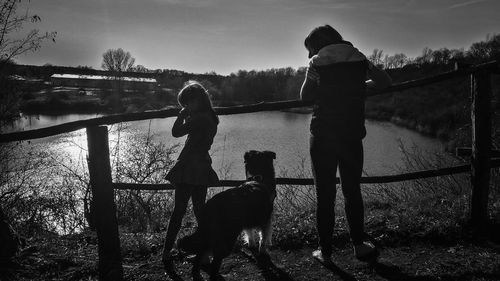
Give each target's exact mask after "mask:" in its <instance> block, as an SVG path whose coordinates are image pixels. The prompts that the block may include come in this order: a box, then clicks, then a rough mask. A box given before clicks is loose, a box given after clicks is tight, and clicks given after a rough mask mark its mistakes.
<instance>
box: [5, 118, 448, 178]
mask: <svg viewBox="0 0 500 281" xmlns="http://www.w3.org/2000/svg"><path fill="white" fill-rule="evenodd" d="M94 117H97V115H95V114H68V115H61V116H49V115H29V116H23V118H21V119H19V120H17V121H16V122H15V123H13V124H10V125H8V126H4V127H3V132H9V131H17V130H30V129H36V128H41V127H46V126H52V125H57V124H61V123H65V122H70V121H75V120H81V119H88V118H94ZM310 119H311V115H310V114H299V113H290V112H275V111H273V112H258V113H248V114H236V115H229V116H227V115H226V116H220V124H219V127H218V133H217V135H216V138H215V140H214V144H213V146H212V149H211V154H212V158H213V167H214V169H215V170H216V171H217V173H218V174H219V176H220V178H221V179H224V178H225V179H243V178H244V175H245V174H244V165H243V154H244V153H245V151H248V150H252V149H253V150H271V151H274V152H276V154H277V157H276V162H275V167H276V171H277V175H278V176H285V175H288V176H289V177H296V176H297V175H300V174H302V175H304V174H305V175H307V176H308V177H310V161H309V122H310ZM173 122H174V118H165V119H152V120H145V121H136V122H130V123H128V125H129V127H130V128H132V129H135V130H138V131H140V132H144V133H147V132H148V130H150V132H151V133H154V134H156V135H157V136H158V139H160V140H162V141H164V142H166V143H167V144H176V143H180V144H182V143H183V142H184V140H185V138H173V137H172V135H171V133H170V130H171V128H172V124H173ZM114 126H115V127H116V126H119V125H114ZM366 128H367V136H366V138H365V139H364V152H365V165H364V170H365V173H366V174H368V175H384V174H394V173H396V172H397V167H398V166H401V165H403V156H404V155H403V153H402V151H401V149H400V144H403V145H404V146H405V147H408V148H410V147H414V146H416V147H418V148H419V150H421V151H422V153H427V154H429V155H433V154H434V153H436V152H442V151H443V144H442V143H441V142H440V141H438V140H436V139H433V138H429V137H426V136H423V135H421V134H419V133H417V132H414V131H411V130H408V129H405V128H402V127H399V126H396V125H394V124H391V123H388V122H379V121H370V120H367V121H366ZM128 133H130V132H128ZM122 134H123V133H122ZM61 138H67V139H69V140H70V141H71V143H72V145H70V144H68V143H67V142H64V143H61V142H58V140H60V139H61ZM116 138H117V135H116V134H111V135H110V141H114V140H116ZM32 142H34V143H44V144H48V145H51V146H61V149H64V150H66V151H68V152H70V153H71V154H72V155H74V156H75V157H76V156H77V155H80V153H81V149H80V148H79V147H78V146H80V147H83V148H86V147H87V145H86V135H85V130H79V131H77V132H74V133H71V134H69V135H66V136H62V135H59V136H53V137H49V138H44V139H39V140H33V141H32ZM179 151H180V149H179Z"/></svg>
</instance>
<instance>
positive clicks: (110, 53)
mask: <svg viewBox="0 0 500 281" xmlns="http://www.w3.org/2000/svg"><path fill="white" fill-rule="evenodd" d="M134 63H135V58H133V57H132V55H131V54H130V53H129V52H125V51H124V50H123V49H122V48H118V49H109V50H107V51H106V52H105V53H104V54H103V55H102V65H101V67H102V68H103V69H104V70H108V71H111V72H114V73H117V74H120V73H122V72H124V71H131V70H133V69H134Z"/></svg>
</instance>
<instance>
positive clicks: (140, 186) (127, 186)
mask: <svg viewBox="0 0 500 281" xmlns="http://www.w3.org/2000/svg"><path fill="white" fill-rule="evenodd" d="M498 167H500V159H492V160H491V168H498ZM470 171H471V165H459V166H454V167H447V168H439V169H434V170H425V171H418V172H411V173H404V174H397V175H388V176H369V177H362V178H361V183H362V184H377V183H393V182H400V181H409V180H417V179H425V178H431V177H440V176H449V175H454V174H460V173H465V172H470ZM243 182H245V181H244V180H221V181H219V182H218V183H216V184H212V185H209V187H233V186H238V185H240V184H242V183H243ZM337 183H340V178H338V177H337ZM276 184H278V185H313V184H314V181H313V179H311V178H309V179H297V178H276ZM113 188H114V189H118V190H152V191H155V190H156V191H159V190H174V189H175V187H174V186H173V185H172V184H169V183H164V184H147V183H146V184H144V183H121V182H119V183H113Z"/></svg>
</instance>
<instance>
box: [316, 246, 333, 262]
mask: <svg viewBox="0 0 500 281" xmlns="http://www.w3.org/2000/svg"><path fill="white" fill-rule="evenodd" d="M312 256H313V258H314V259H316V260H317V261H319V262H320V263H322V264H324V265H331V264H333V262H332V257H331V255H325V254H324V253H323V251H321V249H317V250H314V251H313V252H312Z"/></svg>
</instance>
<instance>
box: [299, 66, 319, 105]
mask: <svg viewBox="0 0 500 281" xmlns="http://www.w3.org/2000/svg"><path fill="white" fill-rule="evenodd" d="M318 82H319V74H318V73H317V72H316V70H314V68H312V67H308V68H307V71H306V77H305V79H304V83H302V88H301V89H300V99H301V100H303V101H312V100H314V97H315V96H316V91H317V88H318Z"/></svg>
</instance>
